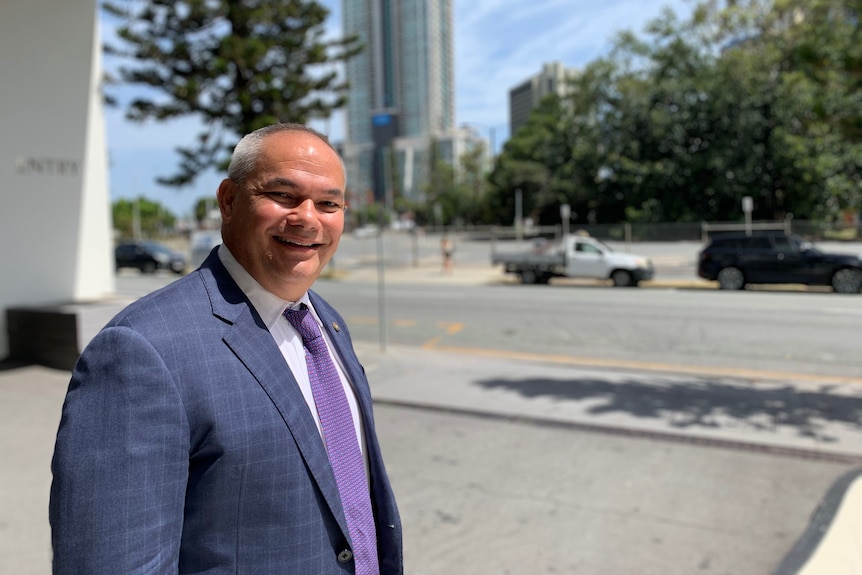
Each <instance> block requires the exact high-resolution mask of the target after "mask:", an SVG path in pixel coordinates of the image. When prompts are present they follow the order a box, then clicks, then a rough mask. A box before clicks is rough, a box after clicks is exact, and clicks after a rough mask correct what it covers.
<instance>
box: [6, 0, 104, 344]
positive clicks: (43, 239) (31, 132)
mask: <svg viewBox="0 0 862 575" xmlns="http://www.w3.org/2000/svg"><path fill="white" fill-rule="evenodd" d="M100 44H101V42H100V39H99V31H98V19H97V14H96V2H95V0H63V1H62V2H57V1H56V0H3V3H2V6H0V78H2V79H3V80H2V84H3V87H2V88H0V182H2V184H0V186H2V187H0V200H2V203H0V206H2V207H0V312H2V313H0V358H2V357H5V356H6V355H7V354H8V334H7V330H6V316H5V310H6V309H7V308H9V307H15V306H28V305H40V304H48V303H57V302H71V301H75V302H80V301H87V300H96V299H100V298H102V297H105V296H107V295H110V294H112V293H113V291H114V273H113V256H112V253H111V249H112V242H111V217H110V199H109V193H108V178H107V149H106V145H105V126H104V118H103V114H102V104H101V95H100V93H99V82H100V79H101V73H102V72H101V55H100V54H101V52H100V49H101V46H100Z"/></svg>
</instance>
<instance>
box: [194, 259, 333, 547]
mask: <svg viewBox="0 0 862 575" xmlns="http://www.w3.org/2000/svg"><path fill="white" fill-rule="evenodd" d="M213 258H214V259H215V261H214V262H211V261H210V260H212V259H213ZM208 264H209V265H208ZM207 268H209V269H207ZM207 271H211V272H212V274H211V275H210V274H208V273H207ZM201 272H202V275H203V279H204V283H205V284H206V287H207V291H208V292H209V293H210V301H211V302H212V306H213V314H214V315H215V316H217V317H220V318H221V319H222V320H224V321H226V322H228V323H229V324H231V327H230V328H229V329H228V330H227V331H226V332H225V335H224V342H225V344H226V345H227V346H228V347H229V348H230V349H231V350H232V351H233V352H234V354H236V356H237V358H239V360H240V361H241V362H242V363H243V365H245V367H246V368H247V369H248V371H249V372H250V373H251V375H252V376H253V377H254V378H255V379H256V380H257V382H258V384H260V386H261V387H262V388H263V389H264V391H265V392H266V394H267V395H268V396H269V398H270V399H271V400H272V402H273V404H274V405H275V407H276V409H278V411H279V413H280V414H281V417H282V419H284V423H285V424H286V425H287V427H288V429H289V431H290V433H291V435H292V436H293V438H294V441H295V442H296V445H297V447H298V448H299V451H300V452H301V453H302V457H303V459H304V460H305V463H306V465H307V466H308V469H309V470H310V472H311V475H312V476H313V477H314V479H315V481H316V482H317V485H318V487H319V488H320V491H321V493H322V494H323V497H324V499H325V500H326V502H327V504H328V505H329V508H330V510H331V511H332V514H333V515H334V516H335V518H336V520H337V521H338V524H339V526H340V527H341V529H342V531H343V532H344V534H345V537H347V533H348V531H347V521H346V519H345V518H344V512H343V510H342V507H341V499H340V497H339V495H338V487H337V486H336V484H335V476H334V475H333V473H332V466H331V465H330V463H329V458H328V456H327V454H326V449H325V448H324V445H323V440H322V439H321V437H320V432H319V431H318V429H317V425H316V424H315V422H314V418H313V417H312V416H311V413H309V411H308V404H306V403H305V398H304V397H303V395H302V392H301V391H300V390H299V384H297V382H296V380H295V379H294V377H293V374H292V373H291V371H290V368H289V367H288V366H287V364H286V363H285V361H284V357H283V356H282V355H281V352H280V351H279V349H278V347H277V346H276V345H275V342H274V341H273V339H272V335H270V332H269V330H268V329H267V328H266V326H265V325H264V323H263V321H262V320H261V319H260V316H258V314H257V312H256V311H254V308H253V307H252V306H251V304H250V303H249V301H248V299H247V298H246V297H245V295H244V294H243V293H242V290H240V289H239V287H238V286H237V285H236V283H235V282H234V281H233V280H232V279H231V278H230V274H228V272H227V270H226V269H225V268H224V266H223V265H222V263H221V260H219V259H218V257H217V256H215V254H211V255H210V257H209V258H208V259H207V262H205V263H204V266H202V269H201Z"/></svg>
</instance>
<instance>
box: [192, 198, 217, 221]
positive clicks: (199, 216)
mask: <svg viewBox="0 0 862 575" xmlns="http://www.w3.org/2000/svg"><path fill="white" fill-rule="evenodd" d="M214 210H218V199H217V198H216V197H215V196H207V197H203V198H198V200H197V201H196V202H195V207H194V210H193V213H194V215H195V221H196V222H198V224H200V223H202V222H203V221H204V220H206V219H207V218H208V217H209V216H210V215H211V213H212V212H213V211H214Z"/></svg>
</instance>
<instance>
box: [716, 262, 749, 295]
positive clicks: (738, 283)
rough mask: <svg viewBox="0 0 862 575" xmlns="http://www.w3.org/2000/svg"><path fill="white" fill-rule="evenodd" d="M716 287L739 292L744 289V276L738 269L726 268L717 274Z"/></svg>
mask: <svg viewBox="0 0 862 575" xmlns="http://www.w3.org/2000/svg"><path fill="white" fill-rule="evenodd" d="M716 279H718V287H719V288H721V289H726V290H740V289H742V288H744V287H745V276H743V275H742V271H740V269H739V268H735V267H732V266H731V267H727V268H724V269H722V270H721V271H720V272H718V278H716Z"/></svg>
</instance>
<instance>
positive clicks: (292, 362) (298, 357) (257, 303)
mask: <svg viewBox="0 0 862 575" xmlns="http://www.w3.org/2000/svg"><path fill="white" fill-rule="evenodd" d="M218 256H219V259H221V262H222V263H223V264H224V267H225V268H227V271H228V273H229V274H230V276H231V277H232V278H233V280H234V281H235V282H236V283H237V285H238V286H239V289H241V290H242V291H243V293H244V294H245V295H246V297H248V299H249V301H250V302H251V305H253V306H254V309H255V310H256V311H257V313H258V315H260V317H261V319H262V320H263V323H264V324H265V325H266V327H267V328H268V329H269V333H270V334H271V335H272V339H274V340H275V344H276V345H277V346H278V349H279V350H281V354H282V355H283V356H284V360H285V361H286V362H287V366H288V367H289V368H290V371H291V372H292V373H293V377H294V378H295V379H296V381H297V383H298V384H299V390H300V391H301V392H302V396H303V397H304V398H305V403H307V404H308V409H309V411H311V415H312V417H314V421H315V423H317V430H318V432H319V433H320V435H321V437H323V429H322V428H321V426H320V417H319V416H318V415H317V405H316V404H315V402H314V394H313V393H312V392H311V382H310V381H309V379H308V366H307V365H306V363H305V348H304V347H303V345H302V336H301V335H299V332H298V331H296V329H295V328H294V327H293V326H292V325H291V323H290V321H288V319H287V318H286V317H284V311H285V310H286V309H294V308H297V307H299V306H300V304H303V303H304V304H305V305H307V306H308V309H309V310H310V311H311V315H312V316H313V317H314V319H315V321H317V325H318V327H320V332H321V333H322V334H323V339H324V341H326V347H327V348H328V349H329V355H330V357H332V362H333V363H334V364H335V369H336V370H337V371H338V375H339V377H340V378H341V384H342V385H343V386H344V394H345V395H346V396H347V403H348V404H349V405H350V412H351V414H352V415H353V425H354V427H355V428H356V437H358V438H359V449H360V450H361V451H362V457H363V459H364V460H365V469H366V473H367V471H368V457H367V455H366V453H365V434H364V431H363V429H362V417H361V415H360V413H359V407H358V406H357V404H356V394H355V393H354V391H353V387H352V385H351V383H350V379H349V378H348V377H347V372H346V371H345V369H344V366H343V365H342V364H341V358H340V357H338V354H337V353H333V351H332V349H333V347H332V342H331V341H330V340H329V335H328V334H327V333H326V330H325V329H323V327H322V325H323V324H322V323H321V321H320V318H319V317H318V316H317V312H316V311H315V309H314V306H313V305H311V301H309V298H308V293H307V292H306V293H305V294H303V296H302V297H301V298H300V299H299V300H298V301H295V302H289V301H285V300H283V299H281V298H279V297H276V296H275V295H273V294H272V293H270V292H268V291H266V290H265V289H264V288H263V287H262V286H261V285H260V284H259V283H258V282H257V280H255V279H254V278H253V277H251V275H250V274H249V273H248V272H247V271H246V270H245V268H244V267H242V265H240V263H239V262H238V261H236V258H234V257H233V254H231V253H230V250H228V249H227V247H225V245H224V244H222V245H221V246H219V249H218ZM324 446H325V442H324Z"/></svg>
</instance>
